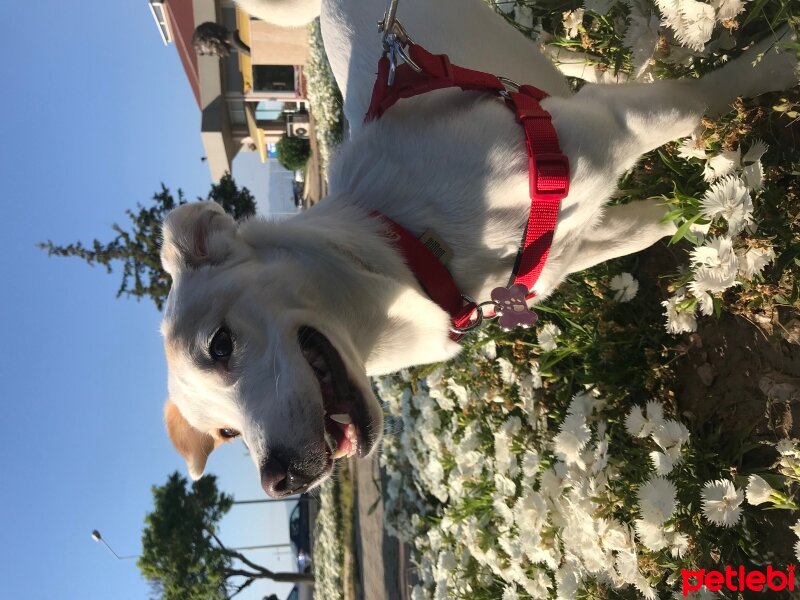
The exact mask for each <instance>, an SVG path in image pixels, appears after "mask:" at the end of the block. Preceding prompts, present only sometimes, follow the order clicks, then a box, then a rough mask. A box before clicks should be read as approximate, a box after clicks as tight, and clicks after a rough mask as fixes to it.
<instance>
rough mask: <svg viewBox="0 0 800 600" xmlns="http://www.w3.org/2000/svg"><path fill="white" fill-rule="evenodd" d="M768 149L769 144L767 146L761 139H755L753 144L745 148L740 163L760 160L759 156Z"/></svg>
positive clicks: (746, 163) (745, 163) (744, 163)
mask: <svg viewBox="0 0 800 600" xmlns="http://www.w3.org/2000/svg"><path fill="white" fill-rule="evenodd" d="M768 149H769V146H767V144H765V143H764V141H763V140H759V139H757V140H755V141H754V142H753V145H752V146H750V148H748V149H747V152H745V153H744V156H742V164H743V165H748V164H750V163H754V162H757V161H759V160H761V157H762V156H764V154H766V153H767V150H768Z"/></svg>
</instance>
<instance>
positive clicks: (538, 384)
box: [531, 361, 542, 390]
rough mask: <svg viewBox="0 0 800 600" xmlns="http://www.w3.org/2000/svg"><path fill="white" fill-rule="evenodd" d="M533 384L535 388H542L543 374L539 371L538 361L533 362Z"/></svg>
mask: <svg viewBox="0 0 800 600" xmlns="http://www.w3.org/2000/svg"><path fill="white" fill-rule="evenodd" d="M531 384H532V385H533V389H535V390H538V389H541V388H542V374H541V373H540V372H539V363H538V362H537V361H533V362H532V363H531Z"/></svg>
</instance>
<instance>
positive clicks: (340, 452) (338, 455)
mask: <svg viewBox="0 0 800 600" xmlns="http://www.w3.org/2000/svg"><path fill="white" fill-rule="evenodd" d="M344 456H347V451H346V450H345V449H344V448H338V449H337V450H336V452H334V453H333V454H332V455H331V458H333V459H334V460H336V459H337V458H342V457H344Z"/></svg>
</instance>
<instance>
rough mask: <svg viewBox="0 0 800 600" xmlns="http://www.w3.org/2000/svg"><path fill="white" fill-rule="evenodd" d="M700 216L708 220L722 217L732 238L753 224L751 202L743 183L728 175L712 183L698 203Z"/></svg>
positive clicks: (748, 192)
mask: <svg viewBox="0 0 800 600" xmlns="http://www.w3.org/2000/svg"><path fill="white" fill-rule="evenodd" d="M700 214H702V215H703V216H705V217H708V218H709V219H712V220H713V219H716V218H717V217H722V218H723V219H725V220H726V221H727V222H728V234H729V235H731V236H733V235H736V234H737V233H739V232H740V231H742V230H743V229H744V227H745V225H748V224H751V223H752V222H753V200H752V198H751V197H750V191H749V190H748V189H747V186H746V185H745V184H744V182H743V181H742V180H741V179H739V178H738V177H736V176H735V175H729V176H727V177H724V178H722V179H720V180H719V181H717V182H715V183H713V184H712V185H711V187H710V188H709V189H708V191H707V192H706V193H705V195H704V196H703V199H702V200H701V201H700Z"/></svg>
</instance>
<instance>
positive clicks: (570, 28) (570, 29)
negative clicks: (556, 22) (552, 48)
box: [561, 8, 584, 39]
mask: <svg viewBox="0 0 800 600" xmlns="http://www.w3.org/2000/svg"><path fill="white" fill-rule="evenodd" d="M583 13H584V9H582V8H579V9H577V10H568V11H567V12H565V13H563V14H562V15H561V16H562V17H563V18H564V29H565V31H566V34H567V37H568V38H570V39H572V38H574V37H577V36H578V28H579V27H580V26H581V24H582V23H583Z"/></svg>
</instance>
